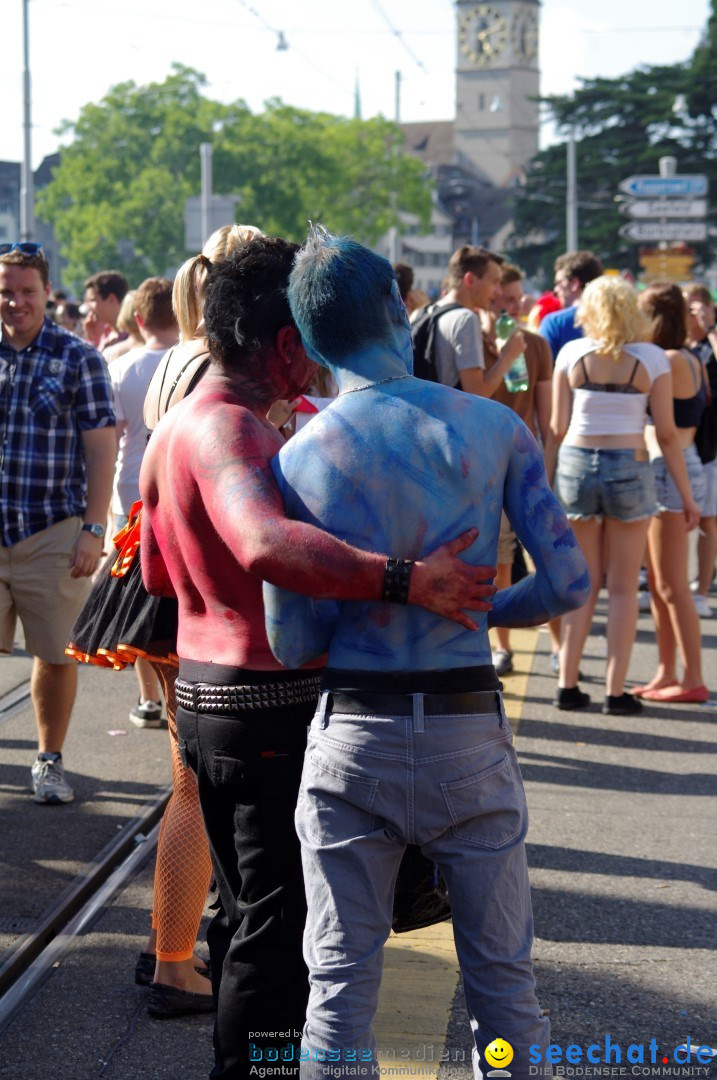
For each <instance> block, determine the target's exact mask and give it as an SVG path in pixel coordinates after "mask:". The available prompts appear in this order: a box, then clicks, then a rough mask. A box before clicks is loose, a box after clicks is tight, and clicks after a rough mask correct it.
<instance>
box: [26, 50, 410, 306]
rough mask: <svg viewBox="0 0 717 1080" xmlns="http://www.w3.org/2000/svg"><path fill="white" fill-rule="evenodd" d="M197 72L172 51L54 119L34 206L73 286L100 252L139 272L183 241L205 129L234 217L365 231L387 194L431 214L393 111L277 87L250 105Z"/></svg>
mask: <svg viewBox="0 0 717 1080" xmlns="http://www.w3.org/2000/svg"><path fill="white" fill-rule="evenodd" d="M205 85H206V79H205V77H204V76H203V75H201V74H200V73H199V72H197V71H194V70H192V69H191V68H186V67H181V66H179V65H175V67H174V68H173V71H172V74H171V75H170V76H169V77H168V78H167V79H165V80H164V82H162V83H151V84H149V85H148V86H138V85H136V84H135V83H134V82H127V83H121V84H119V85H118V86H115V87H113V88H112V89H111V90H110V91H109V93H108V94H107V95H106V97H105V98H103V100H102V101H100V102H99V103H97V104H89V105H86V106H85V107H84V108H83V109H82V111H81V113H80V115H79V117H78V119H77V120H76V121H74V122H67V123H66V124H65V125H64V127H63V128H62V129H61V132H60V133H61V134H64V135H68V134H69V135H71V136H72V139H71V142H70V143H69V145H68V146H66V147H65V148H64V149H63V150H62V152H61V158H60V164H59V166H58V168H57V169H56V171H55V173H54V175H53V179H52V181H51V183H50V184H49V185H48V186H47V188H45V189H44V190H43V191H42V192H41V193H40V194H39V196H38V214H39V216H40V217H42V219H43V220H45V221H47V222H49V223H50V224H52V226H53V227H54V229H55V233H56V235H57V238H58V241H59V245H60V251H61V254H62V255H63V256H64V258H65V259H66V260H67V262H68V266H67V269H66V271H65V277H66V279H67V281H68V283H69V284H71V285H72V286H73V287H74V288H78V287H79V286H80V285H81V282H82V280H83V279H84V277H86V276H87V275H88V274H90V273H92V272H93V271H95V270H97V269H101V268H107V267H110V266H111V267H116V268H118V269H121V270H123V271H124V272H125V273H126V274H127V276H128V277H129V278H130V280H131V281H132V282H138V281H139V280H141V279H142V278H144V277H146V276H147V275H148V274H156V273H163V272H165V271H166V270H167V269H168V268H172V267H176V266H178V265H179V264H180V263H181V262H182V261H183V260H184V259H185V258H186V257H187V255H188V254H191V253H190V252H187V251H186V249H185V246H184V204H185V201H186V199H187V198H188V197H189V196H191V195H198V194H199V192H200V162H199V145H200V143H202V142H211V143H212V144H213V145H214V159H213V172H214V191H215V193H217V194H220V193H225V194H235V193H236V194H238V195H239V197H240V203H239V206H238V208H237V214H238V217H239V218H240V219H241V220H242V221H248V222H251V223H252V224H256V225H259V226H260V227H261V228H262V229H264V231H266V232H268V233H276V234H280V235H283V236H285V237H287V238H288V239H293V240H297V241H298V240H301V239H302V238H303V237H304V236H305V234H306V226H307V221H308V220H309V219H311V220H313V221H321V222H322V223H323V224H325V225H326V226H327V227H328V228H330V229H332V230H334V231H337V232H348V233H352V234H353V235H354V236H356V237H357V238H358V239H360V240H362V241H364V242H365V243H369V244H371V243H374V242H375V241H376V240H377V239H378V238H379V237H380V236H381V235H382V234H383V233H385V232H386V230H387V229H388V228H389V227H390V226H391V225H392V224H393V222H394V220H395V215H396V207H400V208H401V209H404V210H408V211H411V212H413V213H416V214H418V215H419V217H420V218H421V220H422V221H423V222H424V223H426V222H427V221H428V218H429V215H430V207H431V193H430V186H429V183H428V181H427V180H426V177H425V172H424V168H423V166H422V165H421V163H420V162H418V161H417V160H415V159H414V158H411V157H409V156H408V155H406V154H404V153H403V152H402V150H401V147H400V142H401V135H400V131H399V129H398V128H397V127H396V126H395V125H394V124H392V123H390V122H388V121H386V120H384V119H383V118H380V117H379V118H374V119H371V120H366V121H362V120H356V119H351V120H349V119H344V118H342V117H337V116H332V115H330V114H328V113H312V112H308V111H305V110H302V109H295V108H293V107H291V106H289V105H284V104H282V102H281V101H278V100H273V101H270V102H267V104H266V106H265V110H264V112H263V113H261V114H254V113H252V112H251V110H250V109H249V108H248V106H247V105H246V104H245V103H244V102H243V101H237V102H235V103H233V104H230V105H223V104H221V103H219V102H216V101H212V100H210V99H209V98H207V97H205V96H204V94H203V90H204V87H205ZM393 193H395V197H394V194H393Z"/></svg>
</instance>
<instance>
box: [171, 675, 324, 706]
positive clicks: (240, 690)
mask: <svg viewBox="0 0 717 1080" xmlns="http://www.w3.org/2000/svg"><path fill="white" fill-rule="evenodd" d="M320 687H321V676H320V675H307V676H306V678H304V679H291V680H290V681H289V680H287V681H283V680H277V682H270V683H263V684H261V685H255V686H213V685H212V684H211V683H188V682H183V681H182V680H181V679H177V680H176V681H175V683H174V693H175V695H176V698H177V705H179V706H180V707H181V708H182V709H188V710H189V711H190V712H200V713H225V712H245V711H246V710H249V709H279V708H282V706H285V705H304V704H310V703H312V702H313V703H315V702H316V701H317V699H318V696H319V690H320Z"/></svg>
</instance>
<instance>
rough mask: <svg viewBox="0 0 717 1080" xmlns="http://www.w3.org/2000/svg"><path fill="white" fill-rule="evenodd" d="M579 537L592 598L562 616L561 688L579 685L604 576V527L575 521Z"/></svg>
mask: <svg viewBox="0 0 717 1080" xmlns="http://www.w3.org/2000/svg"><path fill="white" fill-rule="evenodd" d="M570 524H571V525H572V527H573V531H574V533H575V538H576V540H577V542H578V544H579V545H580V550H581V551H582V553H583V555H584V556H585V561H586V562H587V564H588V571H589V573H590V596H589V597H588V599H587V600H586V602H585V603H584V604H583V606H582V607H581V608H578V609H577V610H576V611H569V612H568V613H567V615H563V616H562V626H561V642H560V678H559V681H558V685H559V686H560V687H561V688H567V687H573V686H577V684H578V669H579V667H580V658H581V657H582V655H583V649H584V648H585V642H586V641H587V637H588V634H589V633H590V627H591V626H592V621H593V614H594V612H595V602H596V600H597V596H598V593H599V592H600V588H601V586H602V576H603V554H602V549H603V527H602V522H599V521H596V520H595V519H592V520H586V521H571V523H570Z"/></svg>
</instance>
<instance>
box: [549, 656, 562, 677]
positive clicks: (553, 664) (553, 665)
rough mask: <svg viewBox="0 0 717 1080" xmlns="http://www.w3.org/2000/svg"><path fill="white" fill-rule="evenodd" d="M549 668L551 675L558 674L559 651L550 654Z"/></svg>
mask: <svg viewBox="0 0 717 1080" xmlns="http://www.w3.org/2000/svg"><path fill="white" fill-rule="evenodd" d="M550 670H551V671H552V673H553V675H559V674H560V653H556V652H554V653H551V654H550Z"/></svg>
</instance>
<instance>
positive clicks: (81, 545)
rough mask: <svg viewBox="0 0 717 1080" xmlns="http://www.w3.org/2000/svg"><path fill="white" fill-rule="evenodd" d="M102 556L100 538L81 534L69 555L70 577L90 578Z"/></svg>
mask: <svg viewBox="0 0 717 1080" xmlns="http://www.w3.org/2000/svg"><path fill="white" fill-rule="evenodd" d="M101 555H102V538H101V537H99V536H93V535H92V533H89V532H81V533H80V535H79V536H78V537H77V540H76V541H75V546H74V547H73V549H72V554H71V555H70V563H69V565H70V567H71V569H70V577H74V578H80V577H91V576H92V574H94V572H95V570H96V569H97V564H98V563H99V561H100V556H101Z"/></svg>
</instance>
